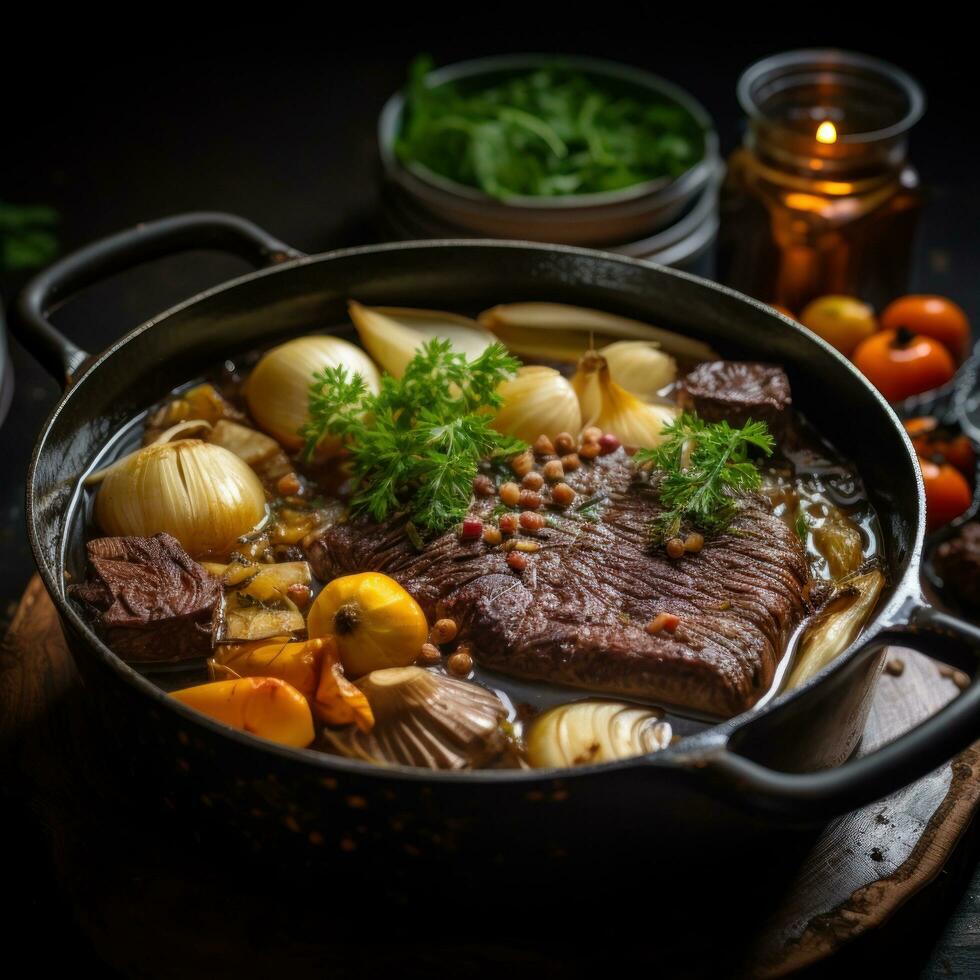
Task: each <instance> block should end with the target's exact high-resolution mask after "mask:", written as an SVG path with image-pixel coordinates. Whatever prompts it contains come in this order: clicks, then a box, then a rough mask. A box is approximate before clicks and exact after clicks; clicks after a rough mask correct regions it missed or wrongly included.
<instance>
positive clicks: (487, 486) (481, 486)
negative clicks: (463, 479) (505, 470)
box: [473, 473, 496, 497]
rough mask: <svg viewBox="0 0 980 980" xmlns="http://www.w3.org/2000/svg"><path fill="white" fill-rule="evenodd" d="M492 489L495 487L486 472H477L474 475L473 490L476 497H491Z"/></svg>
mask: <svg viewBox="0 0 980 980" xmlns="http://www.w3.org/2000/svg"><path fill="white" fill-rule="evenodd" d="M494 490H496V487H495V486H494V485H493V480H491V479H490V477H489V476H487V475H486V473H479V474H477V476H476V477H474V479H473V492H474V493H475V494H476V495H477V496H478V497H492V496H493V492H494Z"/></svg>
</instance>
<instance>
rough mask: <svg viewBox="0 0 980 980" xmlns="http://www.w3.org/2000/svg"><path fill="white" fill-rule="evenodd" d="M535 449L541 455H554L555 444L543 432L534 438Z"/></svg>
mask: <svg viewBox="0 0 980 980" xmlns="http://www.w3.org/2000/svg"><path fill="white" fill-rule="evenodd" d="M534 451H535V452H536V453H537V454H538V455H539V456H554V455H555V444H554V443H553V442H552V441H551V440H550V439H549V438H548V437H547V436H546V435H544V434H543V433H542V434H541V435H540V436H538V438H537V439H535V440H534Z"/></svg>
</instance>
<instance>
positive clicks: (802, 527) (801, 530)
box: [793, 512, 810, 548]
mask: <svg viewBox="0 0 980 980" xmlns="http://www.w3.org/2000/svg"><path fill="white" fill-rule="evenodd" d="M793 526H794V527H795V528H796V536H797V537H798V538H799V539H800V543H801V544H802V545H803V547H804V548H805V547H806V546H807V542H808V541H809V539H810V522H809V521H808V520H807V519H806V514H804V513H802V512H800V513H799V514H797V515H796V520H795V521H794V522H793Z"/></svg>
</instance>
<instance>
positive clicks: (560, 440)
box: [555, 432, 575, 456]
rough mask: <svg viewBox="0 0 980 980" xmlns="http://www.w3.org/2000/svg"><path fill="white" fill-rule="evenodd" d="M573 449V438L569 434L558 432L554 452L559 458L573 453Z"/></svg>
mask: <svg viewBox="0 0 980 980" xmlns="http://www.w3.org/2000/svg"><path fill="white" fill-rule="evenodd" d="M574 449H575V436H573V435H572V434H571V432H559V433H558V435H556V436H555V452H556V453H558V454H559V455H561V456H564V455H565V454H566V453H570V452H573V451H574Z"/></svg>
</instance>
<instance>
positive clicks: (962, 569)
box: [932, 521, 980, 612]
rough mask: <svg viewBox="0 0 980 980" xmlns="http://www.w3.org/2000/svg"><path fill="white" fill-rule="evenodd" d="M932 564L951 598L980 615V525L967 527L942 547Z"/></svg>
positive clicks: (974, 523)
mask: <svg viewBox="0 0 980 980" xmlns="http://www.w3.org/2000/svg"><path fill="white" fill-rule="evenodd" d="M932 563H933V566H934V567H935V569H936V571H937V572H938V573H939V576H940V578H942V580H943V588H944V589H945V590H946V591H948V592H949V594H950V595H951V596H952V598H953V599H955V600H956V601H957V602H959V603H961V604H962V605H963V606H965V607H966V608H967V609H970V610H975V611H977V612H980V522H977V521H970V522H969V523H967V524H964V525H963V527H961V528H960V529H959V531H958V532H957V533H956V534H954V535H953V537H951V538H950V539H949V540H948V541H944V542H943V543H942V544H941V545H939V547H938V548H936V553H935V555H934V556H933V559H932Z"/></svg>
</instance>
